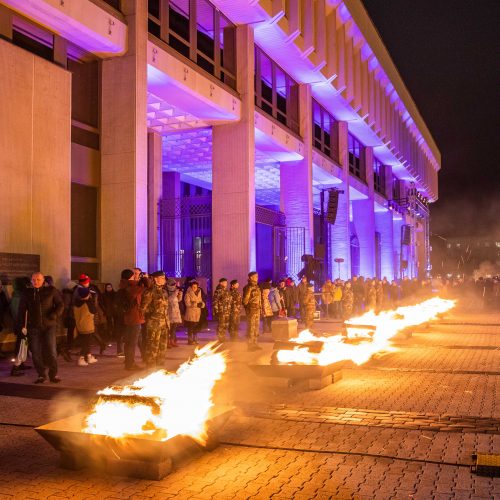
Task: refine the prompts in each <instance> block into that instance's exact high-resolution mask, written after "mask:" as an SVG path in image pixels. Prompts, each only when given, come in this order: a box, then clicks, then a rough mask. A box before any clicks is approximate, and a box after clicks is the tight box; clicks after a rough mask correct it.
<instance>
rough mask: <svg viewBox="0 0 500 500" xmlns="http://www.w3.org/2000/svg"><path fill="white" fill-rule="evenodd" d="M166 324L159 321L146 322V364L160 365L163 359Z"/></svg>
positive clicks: (165, 345) (166, 336) (165, 349)
mask: <svg viewBox="0 0 500 500" xmlns="http://www.w3.org/2000/svg"><path fill="white" fill-rule="evenodd" d="M167 340H168V324H167V323H164V322H160V321H148V322H147V323H146V349H145V361H146V364H147V365H148V366H153V365H156V366H161V365H163V363H164V361H165V354H166V352H167Z"/></svg>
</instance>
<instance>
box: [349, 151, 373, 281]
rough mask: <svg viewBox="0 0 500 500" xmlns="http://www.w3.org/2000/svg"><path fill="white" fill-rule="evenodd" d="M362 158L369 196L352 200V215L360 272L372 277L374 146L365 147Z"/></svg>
mask: <svg viewBox="0 0 500 500" xmlns="http://www.w3.org/2000/svg"><path fill="white" fill-rule="evenodd" d="M360 160H361V167H362V171H363V172H364V175H365V179H366V182H367V184H368V198H367V199H364V200H356V201H353V202H352V216H353V222H354V226H355V227H356V234H357V236H358V240H359V252H360V274H361V275H362V276H364V277H367V278H372V277H374V276H375V210H374V202H373V198H374V191H373V148H372V147H364V148H363V150H362V152H361V158H360Z"/></svg>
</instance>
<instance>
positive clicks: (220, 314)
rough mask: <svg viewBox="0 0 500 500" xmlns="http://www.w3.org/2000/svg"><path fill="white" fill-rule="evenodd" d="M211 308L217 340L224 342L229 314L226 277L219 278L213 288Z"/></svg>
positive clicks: (229, 302) (229, 301) (229, 303)
mask: <svg viewBox="0 0 500 500" xmlns="http://www.w3.org/2000/svg"><path fill="white" fill-rule="evenodd" d="M212 309H213V314H214V317H215V318H216V319H217V338H218V339H219V342H225V341H226V332H227V331H228V329H229V318H230V316H231V293H230V292H229V290H228V289H227V279H226V278H221V279H220V280H219V284H218V285H217V287H216V288H215V292H214V297H213V302H212Z"/></svg>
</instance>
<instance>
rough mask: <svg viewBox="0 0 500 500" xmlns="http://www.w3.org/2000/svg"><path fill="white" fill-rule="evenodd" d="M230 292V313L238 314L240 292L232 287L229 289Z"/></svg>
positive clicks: (239, 310) (239, 309)
mask: <svg viewBox="0 0 500 500" xmlns="http://www.w3.org/2000/svg"><path fill="white" fill-rule="evenodd" d="M229 293H230V294H231V314H233V315H235V316H239V314H240V312H241V293H240V292H239V291H238V290H237V289H236V288H233V289H231V290H230V291H229Z"/></svg>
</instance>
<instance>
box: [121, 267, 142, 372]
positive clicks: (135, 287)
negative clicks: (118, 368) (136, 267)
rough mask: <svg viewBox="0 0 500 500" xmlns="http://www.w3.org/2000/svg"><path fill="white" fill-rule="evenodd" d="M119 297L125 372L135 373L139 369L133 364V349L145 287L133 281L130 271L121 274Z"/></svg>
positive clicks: (139, 329)
mask: <svg viewBox="0 0 500 500" xmlns="http://www.w3.org/2000/svg"><path fill="white" fill-rule="evenodd" d="M120 290H124V292H121V296H120V297H119V299H121V300H120V302H121V308H122V313H123V324H124V326H125V330H124V343H125V349H124V352H125V370H129V371H135V370H140V369H141V368H140V367H139V366H138V365H137V364H136V363H135V347H136V345H137V341H138V339H139V335H140V333H141V326H142V324H143V323H144V314H143V312H142V311H141V300H142V294H143V293H144V291H145V287H144V286H143V285H142V283H141V282H140V281H136V280H135V279H134V271H132V269H124V270H123V271H122V272H121V279H120V285H119V291H120Z"/></svg>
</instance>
